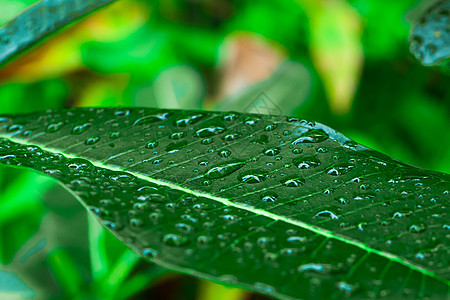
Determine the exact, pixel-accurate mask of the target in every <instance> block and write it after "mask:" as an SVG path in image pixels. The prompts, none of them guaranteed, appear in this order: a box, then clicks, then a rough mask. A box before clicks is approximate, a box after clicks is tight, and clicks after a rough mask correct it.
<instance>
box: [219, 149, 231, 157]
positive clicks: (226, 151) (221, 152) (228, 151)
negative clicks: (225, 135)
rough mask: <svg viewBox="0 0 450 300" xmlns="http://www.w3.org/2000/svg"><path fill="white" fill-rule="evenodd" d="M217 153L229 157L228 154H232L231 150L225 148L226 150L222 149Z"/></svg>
mask: <svg viewBox="0 0 450 300" xmlns="http://www.w3.org/2000/svg"><path fill="white" fill-rule="evenodd" d="M217 154H218V155H219V156H220V157H224V158H227V157H228V156H230V155H231V151H230V150H227V149H225V150H222V151H220V152H218V153H217Z"/></svg>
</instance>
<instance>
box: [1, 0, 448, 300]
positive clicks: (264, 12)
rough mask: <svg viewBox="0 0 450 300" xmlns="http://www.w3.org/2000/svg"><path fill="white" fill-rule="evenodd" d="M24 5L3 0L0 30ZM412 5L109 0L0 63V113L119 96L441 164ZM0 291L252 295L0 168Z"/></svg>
mask: <svg viewBox="0 0 450 300" xmlns="http://www.w3.org/2000/svg"><path fill="white" fill-rule="evenodd" d="M34 2H36V1H33V0H23V1H15V0H0V26H1V25H3V24H5V23H6V22H8V21H9V20H11V19H12V18H13V17H14V16H15V15H16V14H17V13H19V12H20V11H21V10H22V9H24V8H25V7H27V6H28V5H30V4H32V3H34ZM431 2H432V1H431ZM431 2H430V1H428V2H427V3H430V4H432V3H431ZM424 6H426V5H424V4H423V3H422V6H420V5H419V2H418V1H415V0H397V1H391V0H389V1H388V0H348V1H346V0H315V1H312V0H276V1H274V0H259V1H250V0H240V1H237V0H215V1H210V0H164V1H151V0H148V1H143V0H121V1H118V2H116V3H114V4H112V5H110V6H108V7H106V8H105V9H102V10H100V11H98V12H95V13H93V14H91V15H90V16H88V17H86V18H84V19H82V20H80V21H77V22H76V23H75V24H72V25H70V26H69V27H67V28H65V29H64V30H62V31H61V32H59V33H58V34H56V35H54V36H52V37H51V38H49V39H48V40H46V41H45V43H43V44H42V45H40V46H39V47H35V48H34V49H32V50H31V51H28V52H27V53H26V54H25V55H22V56H21V57H19V58H18V59H17V60H16V61H14V62H13V63H10V64H8V65H6V66H4V67H3V68H2V69H0V112H1V113H23V112H32V111H37V110H44V109H49V108H62V107H72V106H117V105H124V106H147V107H159V108H179V109H206V110H235V111H242V112H257V113H271V114H280V115H292V116H298V117H301V118H307V119H312V120H315V121H319V122H321V123H324V124H326V125H328V126H331V127H333V128H334V129H336V130H338V131H340V132H342V133H344V134H345V135H347V136H349V137H350V138H353V139H354V140H356V141H358V142H360V143H362V144H365V145H366V146H369V147H371V148H373V149H376V150H379V151H381V152H383V153H385V154H387V155H389V156H392V157H394V158H397V159H399V160H401V161H404V162H406V163H409V164H412V165H415V166H418V167H421V168H425V169H431V170H435V171H441V172H446V173H450V130H449V129H450V89H449V82H450V81H449V75H448V72H447V73H446V72H444V71H443V70H441V69H440V68H439V67H434V68H429V67H424V66H422V65H421V64H420V62H419V61H417V60H415V59H414V57H413V55H411V54H410V52H409V50H408V48H409V45H408V34H409V30H410V28H411V24H410V23H409V22H408V21H407V20H409V21H410V22H411V21H413V20H414V18H417V9H420V7H424ZM414 8H416V12H414V11H412V12H411V10H412V9H414ZM0 299H174V300H175V299H200V300H208V299H219V300H220V299H230V300H238V299H239V300H240V299H264V297H263V296H258V295H255V294H252V293H249V292H244V291H242V290H239V289H231V288H225V287H222V286H220V285H216V284H213V283H208V282H206V281H203V280H197V279H194V278H191V277H189V276H185V275H181V274H176V273H172V272H169V271H167V270H165V269H163V268H160V267H158V266H155V265H152V264H149V263H146V262H144V261H142V260H141V259H140V258H138V257H137V256H136V255H135V254H133V253H132V252H131V251H130V250H128V249H127V248H126V246H124V245H122V244H121V243H120V242H119V241H118V240H116V239H115V238H114V237H113V236H112V235H111V234H110V233H108V232H107V231H105V230H104V229H103V228H102V227H101V226H100V225H98V224H97V223H96V221H95V220H93V219H91V217H88V216H87V214H86V212H85V210H84V209H83V208H82V207H81V205H79V204H78V203H77V202H76V201H74V198H73V197H72V196H71V195H70V194H69V192H67V191H65V190H64V189H63V188H62V187H60V186H59V185H58V184H57V183H55V182H54V181H53V180H50V179H47V178H45V177H43V176H40V175H37V174H34V173H31V172H26V171H22V170H18V169H12V168H4V167H0Z"/></svg>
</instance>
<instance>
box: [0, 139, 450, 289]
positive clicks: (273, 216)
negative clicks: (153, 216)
mask: <svg viewBox="0 0 450 300" xmlns="http://www.w3.org/2000/svg"><path fill="white" fill-rule="evenodd" d="M0 137H2V138H6V139H9V140H11V141H12V142H14V143H17V144H21V145H34V144H33V143H26V142H24V141H23V140H20V139H16V138H14V137H11V136H5V135H2V134H0ZM37 146H39V147H40V148H41V149H43V150H45V151H47V152H49V153H53V154H63V155H64V156H66V157H67V158H78V159H85V158H83V157H80V156H77V155H74V154H70V153H66V152H64V151H62V150H59V149H55V148H51V147H48V146H47V147H46V146H42V145H37ZM89 162H91V163H92V164H93V165H94V166H96V167H98V168H102V169H107V170H110V171H113V172H124V170H123V169H120V168H117V167H114V166H111V165H107V164H103V163H101V162H98V161H95V160H89ZM125 172H127V173H130V174H132V175H133V176H135V177H137V178H140V179H142V180H145V181H147V182H150V183H154V184H156V185H160V186H165V187H168V188H170V189H174V190H179V191H182V192H185V193H188V194H191V195H194V196H196V197H203V198H207V199H210V200H213V201H217V202H219V203H221V204H223V205H226V206H230V207H234V208H237V209H240V210H245V211H248V212H251V213H253V214H255V215H260V216H264V217H266V218H269V219H271V220H274V221H280V222H285V223H287V224H290V225H294V226H297V227H300V228H303V229H306V230H308V231H311V232H314V233H316V234H318V235H321V236H324V237H326V238H331V239H335V240H338V241H341V242H344V243H346V244H349V245H352V246H355V247H357V248H360V249H362V250H364V251H366V252H369V253H374V254H376V255H378V256H381V257H384V258H386V259H389V260H391V261H395V262H397V263H399V264H402V265H404V266H406V267H408V268H410V269H412V270H415V271H417V272H420V273H422V274H424V275H427V276H430V277H432V278H435V279H437V280H439V281H441V282H443V283H444V284H447V285H449V284H450V280H446V279H444V278H442V277H440V276H438V275H436V274H435V273H433V272H431V271H428V270H426V269H425V268H422V267H420V266H417V265H415V264H413V263H411V262H410V261H408V260H406V259H404V258H401V257H399V256H397V255H395V254H392V253H389V252H386V251H382V250H378V249H374V248H371V247H369V246H367V245H366V244H364V243H361V242H359V241H356V240H354V239H350V238H348V237H344V236H341V235H337V234H335V233H333V232H331V231H329V230H326V229H323V228H320V227H317V226H314V225H310V224H307V223H305V222H303V221H300V220H294V219H291V218H289V217H285V216H280V215H277V214H274V213H271V212H268V211H265V210H263V209H259V208H254V207H251V206H248V205H242V204H239V203H235V202H232V201H230V200H229V199H227V198H223V197H217V196H214V195H211V194H208V193H204V192H201V191H196V190H191V189H188V188H184V187H182V186H179V185H176V184H173V183H170V182H166V181H162V180H158V179H154V178H151V177H149V176H146V175H142V174H141V173H139V172H130V171H125Z"/></svg>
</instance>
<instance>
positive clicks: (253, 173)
mask: <svg viewBox="0 0 450 300" xmlns="http://www.w3.org/2000/svg"><path fill="white" fill-rule="evenodd" d="M268 176H269V175H268V173H267V172H266V171H263V170H250V171H247V172H244V173H242V174H240V175H239V176H238V179H239V181H240V182H242V183H248V184H255V183H261V182H263V181H264V180H266V178H267V177H268Z"/></svg>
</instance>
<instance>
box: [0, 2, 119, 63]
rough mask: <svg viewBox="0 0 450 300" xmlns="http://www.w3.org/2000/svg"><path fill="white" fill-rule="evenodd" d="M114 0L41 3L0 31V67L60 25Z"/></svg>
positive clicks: (27, 10)
mask: <svg viewBox="0 0 450 300" xmlns="http://www.w3.org/2000/svg"><path fill="white" fill-rule="evenodd" d="M113 1H114V0H42V1H39V2H38V3H36V4H35V5H32V6H30V7H29V8H28V9H26V10H25V11H23V12H22V13H21V14H20V15H18V16H17V17H16V18H15V19H14V20H12V21H11V22H9V23H8V24H6V25H5V26H4V27H2V28H0V64H2V63H3V62H5V61H6V60H7V59H8V58H10V57H11V56H13V55H14V54H17V53H18V52H20V51H23V50H25V49H27V48H29V47H30V46H31V45H33V44H34V43H36V42H38V41H39V40H41V39H42V38H44V37H45V36H47V35H49V34H50V33H52V32H54V31H55V30H58V29H59V28H61V27H62V26H64V25H66V24H68V23H70V22H72V21H74V20H76V19H78V18H80V17H82V16H84V15H86V14H88V13H90V12H91V11H93V10H95V9H97V8H99V7H102V6H104V5H106V4H108V3H110V2H113Z"/></svg>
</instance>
